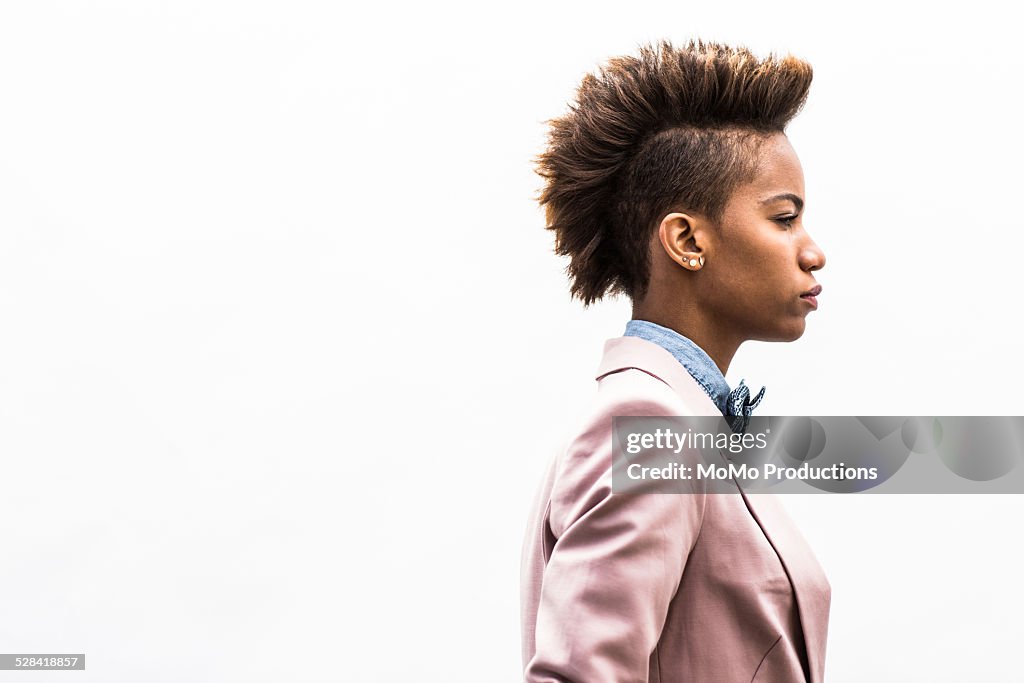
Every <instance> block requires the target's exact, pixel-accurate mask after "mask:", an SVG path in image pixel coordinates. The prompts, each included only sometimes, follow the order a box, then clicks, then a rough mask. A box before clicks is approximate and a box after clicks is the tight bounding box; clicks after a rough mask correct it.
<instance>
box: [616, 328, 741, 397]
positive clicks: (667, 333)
mask: <svg viewBox="0 0 1024 683" xmlns="http://www.w3.org/2000/svg"><path fill="white" fill-rule="evenodd" d="M624 336H627V337H640V338H641V339H646V340H647V341H649V342H654V343H655V344H657V345H658V346H661V347H662V348H664V349H665V350H666V351H668V352H669V353H671V354H672V355H673V356H674V357H675V359H676V360H678V361H679V362H680V363H682V365H683V367H684V368H686V371H687V372H689V373H690V375H692V376H693V378H694V379H695V380H697V383H698V384H700V385H701V387H703V389H704V391H705V392H707V395H708V396H710V397H711V400H712V401H714V403H715V405H716V406H718V409H719V410H720V411H721V413H722V415H725V414H726V411H727V399H728V398H729V391H730V390H729V383H728V382H726V381H725V376H724V375H723V374H722V371H721V370H719V369H718V366H717V365H715V361H713V360H711V356H709V355H708V354H707V353H706V352H705V351H704V349H702V348H700V347H699V346H697V345H696V344H695V343H693V342H692V341H690V340H689V339H687V338H686V337H684V336H683V335H681V334H679V333H678V332H676V331H675V330H670V329H669V328H667V327H662V326H661V325H657V324H655V323H652V322H648V321H646V320H630V321H629V322H628V323H626V331H625V333H624Z"/></svg>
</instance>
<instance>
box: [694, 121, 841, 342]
mask: <svg viewBox="0 0 1024 683" xmlns="http://www.w3.org/2000/svg"><path fill="white" fill-rule="evenodd" d="M760 160H761V161H760V167H759V170H758V173H757V176H756V178H755V179H754V180H753V181H752V182H750V183H748V184H745V185H741V186H740V187H738V188H737V189H736V191H735V192H734V193H733V195H732V196H731V197H730V198H729V201H728V203H727V204H726V207H725V211H724V214H723V218H722V222H721V224H720V225H719V226H718V229H717V230H709V231H707V232H705V235H706V236H707V242H706V244H707V246H708V248H707V249H706V250H705V253H706V254H707V257H706V266H705V267H704V268H703V270H704V273H703V275H704V276H705V277H704V278H699V279H702V280H703V282H702V283H701V285H702V286H701V290H702V292H701V299H702V301H703V302H704V303H705V304H706V305H708V306H709V307H710V309H711V312H712V313H713V315H714V317H715V318H716V320H718V322H720V323H721V324H722V325H724V326H726V330H725V331H727V332H728V333H731V334H732V335H735V336H738V337H739V338H741V340H759V341H793V340H795V339H799V338H800V336H801V335H803V333H804V328H805V326H806V318H807V314H808V313H810V312H811V311H813V310H815V309H816V308H817V303H816V301H815V300H814V298H813V297H809V296H807V293H808V292H813V290H814V288H815V287H817V286H818V283H817V281H816V279H815V277H814V274H813V271H815V270H818V269H820V268H823V267H824V265H825V254H824V253H823V252H822V251H821V249H819V248H818V245H817V244H815V243H814V240H812V239H811V236H810V235H809V234H808V232H807V230H806V228H805V226H804V223H803V202H804V174H803V169H802V168H801V166H800V160H799V159H798V158H797V156H796V152H795V151H794V150H793V147H792V145H790V143H789V139H788V138H787V137H786V136H785V135H784V134H782V133H777V134H774V135H772V136H771V137H770V138H767V139H766V140H765V142H764V144H763V146H762V147H761V154H760Z"/></svg>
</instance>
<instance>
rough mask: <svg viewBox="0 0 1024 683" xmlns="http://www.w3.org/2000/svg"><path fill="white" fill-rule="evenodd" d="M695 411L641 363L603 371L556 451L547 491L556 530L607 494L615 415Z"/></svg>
mask: <svg viewBox="0 0 1024 683" xmlns="http://www.w3.org/2000/svg"><path fill="white" fill-rule="evenodd" d="M693 414H696V413H695V412H694V410H693V408H692V406H690V405H688V404H687V402H686V401H684V400H683V399H682V398H681V397H680V396H679V395H678V394H677V393H676V392H675V391H674V390H673V389H672V388H671V387H670V386H668V385H667V384H666V383H665V382H663V381H662V380H660V379H658V378H657V377H655V376H653V375H651V374H649V373H647V372H645V371H643V370H641V369H639V368H625V369H621V370H618V371H616V372H613V373H610V374H607V375H604V376H603V377H601V378H600V379H599V380H598V387H597V392H596V393H595V394H594V396H593V398H592V400H591V401H590V404H589V405H588V406H587V407H586V409H585V410H584V411H583V414H582V416H581V418H580V420H579V422H578V424H577V425H576V427H575V428H574V429H572V430H570V436H569V438H568V439H567V441H566V442H565V443H567V445H566V446H565V448H564V450H562V451H561V452H560V453H559V454H558V456H557V462H556V463H555V479H554V482H553V487H552V491H551V505H552V515H553V519H552V522H553V527H554V530H555V533H556V534H558V533H559V528H558V527H563V528H564V526H566V525H567V524H568V523H569V522H570V520H575V519H578V518H579V517H580V516H582V515H583V514H585V512H586V511H587V510H589V509H591V508H592V507H594V506H595V505H597V504H599V503H600V502H601V501H602V500H604V499H606V498H607V497H609V496H610V495H611V493H612V460H613V453H612V449H613V442H612V428H613V424H614V422H613V421H614V418H616V417H632V416H672V415H693ZM666 498H669V499H673V498H677V496H667V497H666ZM559 520H560V521H561V523H559Z"/></svg>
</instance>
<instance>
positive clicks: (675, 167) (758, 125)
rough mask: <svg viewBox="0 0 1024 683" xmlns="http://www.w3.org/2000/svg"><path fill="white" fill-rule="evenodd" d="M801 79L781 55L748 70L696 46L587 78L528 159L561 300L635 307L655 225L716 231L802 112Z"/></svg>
mask: <svg viewBox="0 0 1024 683" xmlns="http://www.w3.org/2000/svg"><path fill="white" fill-rule="evenodd" d="M811 77H812V71H811V66H810V64H808V63H807V62H804V61H802V60H800V59H797V58H796V57H793V56H792V55H786V56H784V57H777V56H775V55H769V56H768V57H766V58H764V59H759V58H758V57H756V56H755V55H754V54H752V53H751V52H750V50H748V49H747V48H745V47H729V46H727V45H723V44H720V43H716V42H706V41H702V40H700V39H693V40H690V41H689V43H688V44H687V45H685V46H684V47H682V48H676V47H673V45H672V44H671V43H670V42H669V41H667V40H663V41H660V42H659V43H658V44H657V45H650V44H648V45H643V46H640V49H639V54H638V55H637V56H623V57H616V58H613V59H611V60H609V61H608V62H607V63H606V64H604V65H603V66H601V67H600V68H599V70H598V73H597V75H594V74H587V75H586V76H585V77H584V78H583V82H582V83H581V84H580V86H579V88H578V89H577V92H576V101H575V102H574V103H572V104H571V105H570V108H569V113H567V114H566V115H565V116H563V117H561V118H557V119H552V120H550V121H548V124H549V125H550V128H549V131H548V141H547V142H548V144H547V148H546V149H545V151H544V152H543V153H542V154H540V155H539V156H538V157H537V173H539V174H540V175H541V176H542V177H543V178H544V179H545V183H544V188H543V190H542V191H541V194H540V196H539V198H538V199H539V201H540V204H541V205H542V206H544V207H545V212H546V215H547V226H546V227H547V229H548V230H553V231H554V233H555V253H557V254H558V255H560V256H568V257H569V265H568V266H567V267H566V273H567V274H568V275H569V278H570V281H571V288H570V291H571V295H572V296H574V297H576V298H578V299H580V300H581V301H582V302H583V304H584V307H586V306H589V305H590V304H591V303H593V302H595V301H597V300H599V299H601V298H603V297H604V296H605V295H606V294H608V293H612V294H615V293H624V294H626V295H628V296H630V297H631V298H632V299H633V300H634V301H635V300H637V299H638V298H640V297H642V296H643V295H644V294H645V293H646V290H647V281H648V277H649V271H650V259H649V251H648V249H649V241H650V238H651V236H652V234H653V230H654V228H655V227H656V226H657V225H658V223H659V222H660V221H661V218H663V217H664V215H665V214H667V213H670V212H672V211H691V212H695V213H697V214H700V215H703V216H705V217H706V218H708V219H709V220H711V221H712V222H714V223H718V222H719V221H720V220H721V218H722V213H723V211H724V209H725V206H726V204H727V202H728V200H729V197H730V196H731V195H732V193H733V191H734V190H735V189H736V187H737V186H738V185H739V184H741V183H743V182H749V181H750V180H752V179H753V177H754V175H755V173H756V170H757V158H758V150H759V147H760V143H761V142H763V140H764V138H765V136H767V135H769V134H771V133H775V132H785V129H786V126H787V125H788V123H789V121H790V120H791V119H792V118H793V117H794V116H796V114H797V113H798V112H799V111H800V109H801V108H802V107H803V105H804V102H805V101H806V99H807V92H808V89H809V88H810V84H811Z"/></svg>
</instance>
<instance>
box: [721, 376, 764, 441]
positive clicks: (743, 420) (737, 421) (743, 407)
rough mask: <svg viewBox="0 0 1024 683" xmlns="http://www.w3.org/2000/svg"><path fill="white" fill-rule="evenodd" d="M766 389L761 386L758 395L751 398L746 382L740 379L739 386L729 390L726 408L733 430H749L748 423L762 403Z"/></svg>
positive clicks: (741, 432)
mask: <svg viewBox="0 0 1024 683" xmlns="http://www.w3.org/2000/svg"><path fill="white" fill-rule="evenodd" d="M764 389H765V388H764V387H761V391H759V392H757V396H755V397H754V398H753V399H751V398H750V389H749V388H748V387H747V385H746V384H744V382H743V380H740V383H739V386H737V387H736V388H735V389H733V390H732V391H730V392H729V396H728V398H726V399H725V409H726V415H727V416H728V418H729V425H730V426H731V427H732V431H733V432H735V433H737V434H743V433H744V432H746V431H747V423H748V422H749V421H750V415H751V413H753V412H754V408H756V407H757V406H758V405H760V403H761V399H762V398H764Z"/></svg>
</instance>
